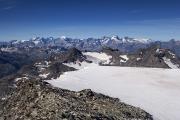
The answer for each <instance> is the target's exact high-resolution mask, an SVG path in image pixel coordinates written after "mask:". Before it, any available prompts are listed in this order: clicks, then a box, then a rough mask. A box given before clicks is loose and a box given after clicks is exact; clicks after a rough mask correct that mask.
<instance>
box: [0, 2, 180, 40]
mask: <svg viewBox="0 0 180 120" xmlns="http://www.w3.org/2000/svg"><path fill="white" fill-rule="evenodd" d="M179 13H180V1H179V0H0V40H1V41H6V40H13V39H29V38H31V37H36V36H41V37H50V36H53V37H59V36H64V35H65V36H68V37H73V38H88V37H102V36H104V35H107V36H111V35H119V36H121V37H123V36H130V37H137V38H152V39H154V40H169V39H171V38H175V39H179V40H180V14H179Z"/></svg>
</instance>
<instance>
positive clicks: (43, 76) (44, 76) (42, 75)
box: [39, 73, 49, 78]
mask: <svg viewBox="0 0 180 120" xmlns="http://www.w3.org/2000/svg"><path fill="white" fill-rule="evenodd" d="M48 75H49V73H47V74H40V75H39V77H41V78H47V77H48Z"/></svg>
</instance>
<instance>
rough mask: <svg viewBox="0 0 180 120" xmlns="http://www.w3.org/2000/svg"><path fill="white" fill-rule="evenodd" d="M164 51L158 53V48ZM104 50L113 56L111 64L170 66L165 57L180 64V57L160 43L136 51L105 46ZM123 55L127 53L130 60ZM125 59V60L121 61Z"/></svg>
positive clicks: (175, 63)
mask: <svg viewBox="0 0 180 120" xmlns="http://www.w3.org/2000/svg"><path fill="white" fill-rule="evenodd" d="M158 49H159V50H161V52H162V53H157V50H158ZM102 52H105V53H106V54H108V55H110V56H112V58H111V62H110V64H107V65H111V66H128V67H153V68H170V67H169V66H168V65H167V64H166V63H165V61H164V58H167V59H169V60H170V61H171V62H172V63H173V64H174V65H177V66H178V65H179V67H180V58H179V57H178V56H177V55H175V54H174V53H173V52H172V51H171V50H169V49H161V48H160V46H158V45H152V46H150V47H148V48H144V49H139V50H138V51H136V52H134V53H131V54H130V53H124V52H120V51H119V50H116V49H115V50H114V49H111V48H105V49H103V51H102ZM121 55H127V57H128V60H125V59H124V58H122V57H121ZM121 60H122V61H124V62H121Z"/></svg>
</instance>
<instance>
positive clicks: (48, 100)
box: [0, 80, 153, 120]
mask: <svg viewBox="0 0 180 120" xmlns="http://www.w3.org/2000/svg"><path fill="white" fill-rule="evenodd" d="M1 108H2V109H1V111H0V120H62V119H64V120H152V119H153V118H152V116H151V115H150V114H148V113H147V112H145V111H144V110H142V109H140V108H136V107H133V106H130V105H127V104H125V103H122V102H120V101H119V99H117V98H111V97H108V96H105V95H102V94H98V93H95V92H92V91H91V90H89V89H86V90H82V91H79V92H73V91H68V90H64V89H58V88H54V87H52V86H51V85H50V84H48V83H46V82H41V81H36V80H34V81H32V80H21V81H18V82H17V87H16V89H15V91H14V92H12V93H11V94H10V95H8V96H7V97H6V98H3V99H2V101H1Z"/></svg>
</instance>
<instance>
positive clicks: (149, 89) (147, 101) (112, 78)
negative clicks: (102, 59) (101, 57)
mask: <svg viewBox="0 0 180 120" xmlns="http://www.w3.org/2000/svg"><path fill="white" fill-rule="evenodd" d="M48 82H49V83H51V84H52V85H53V86H56V87H60V88H65V89H70V90H75V91H79V90H82V89H87V88H90V89H92V90H93V91H95V92H100V93H103V94H106V95H109V96H112V97H118V98H120V100H121V101H123V102H125V103H128V104H131V105H133V106H137V107H140V108H142V109H144V110H146V111H147V112H149V113H150V114H152V115H153V117H154V119H156V120H180V102H179V101H180V71H179V70H178V69H160V68H130V67H111V66H98V65H97V64H89V66H88V67H87V66H86V67H85V68H84V69H80V70H78V71H73V72H66V73H64V74H63V75H62V76H60V78H58V79H55V80H49V81H48Z"/></svg>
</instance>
